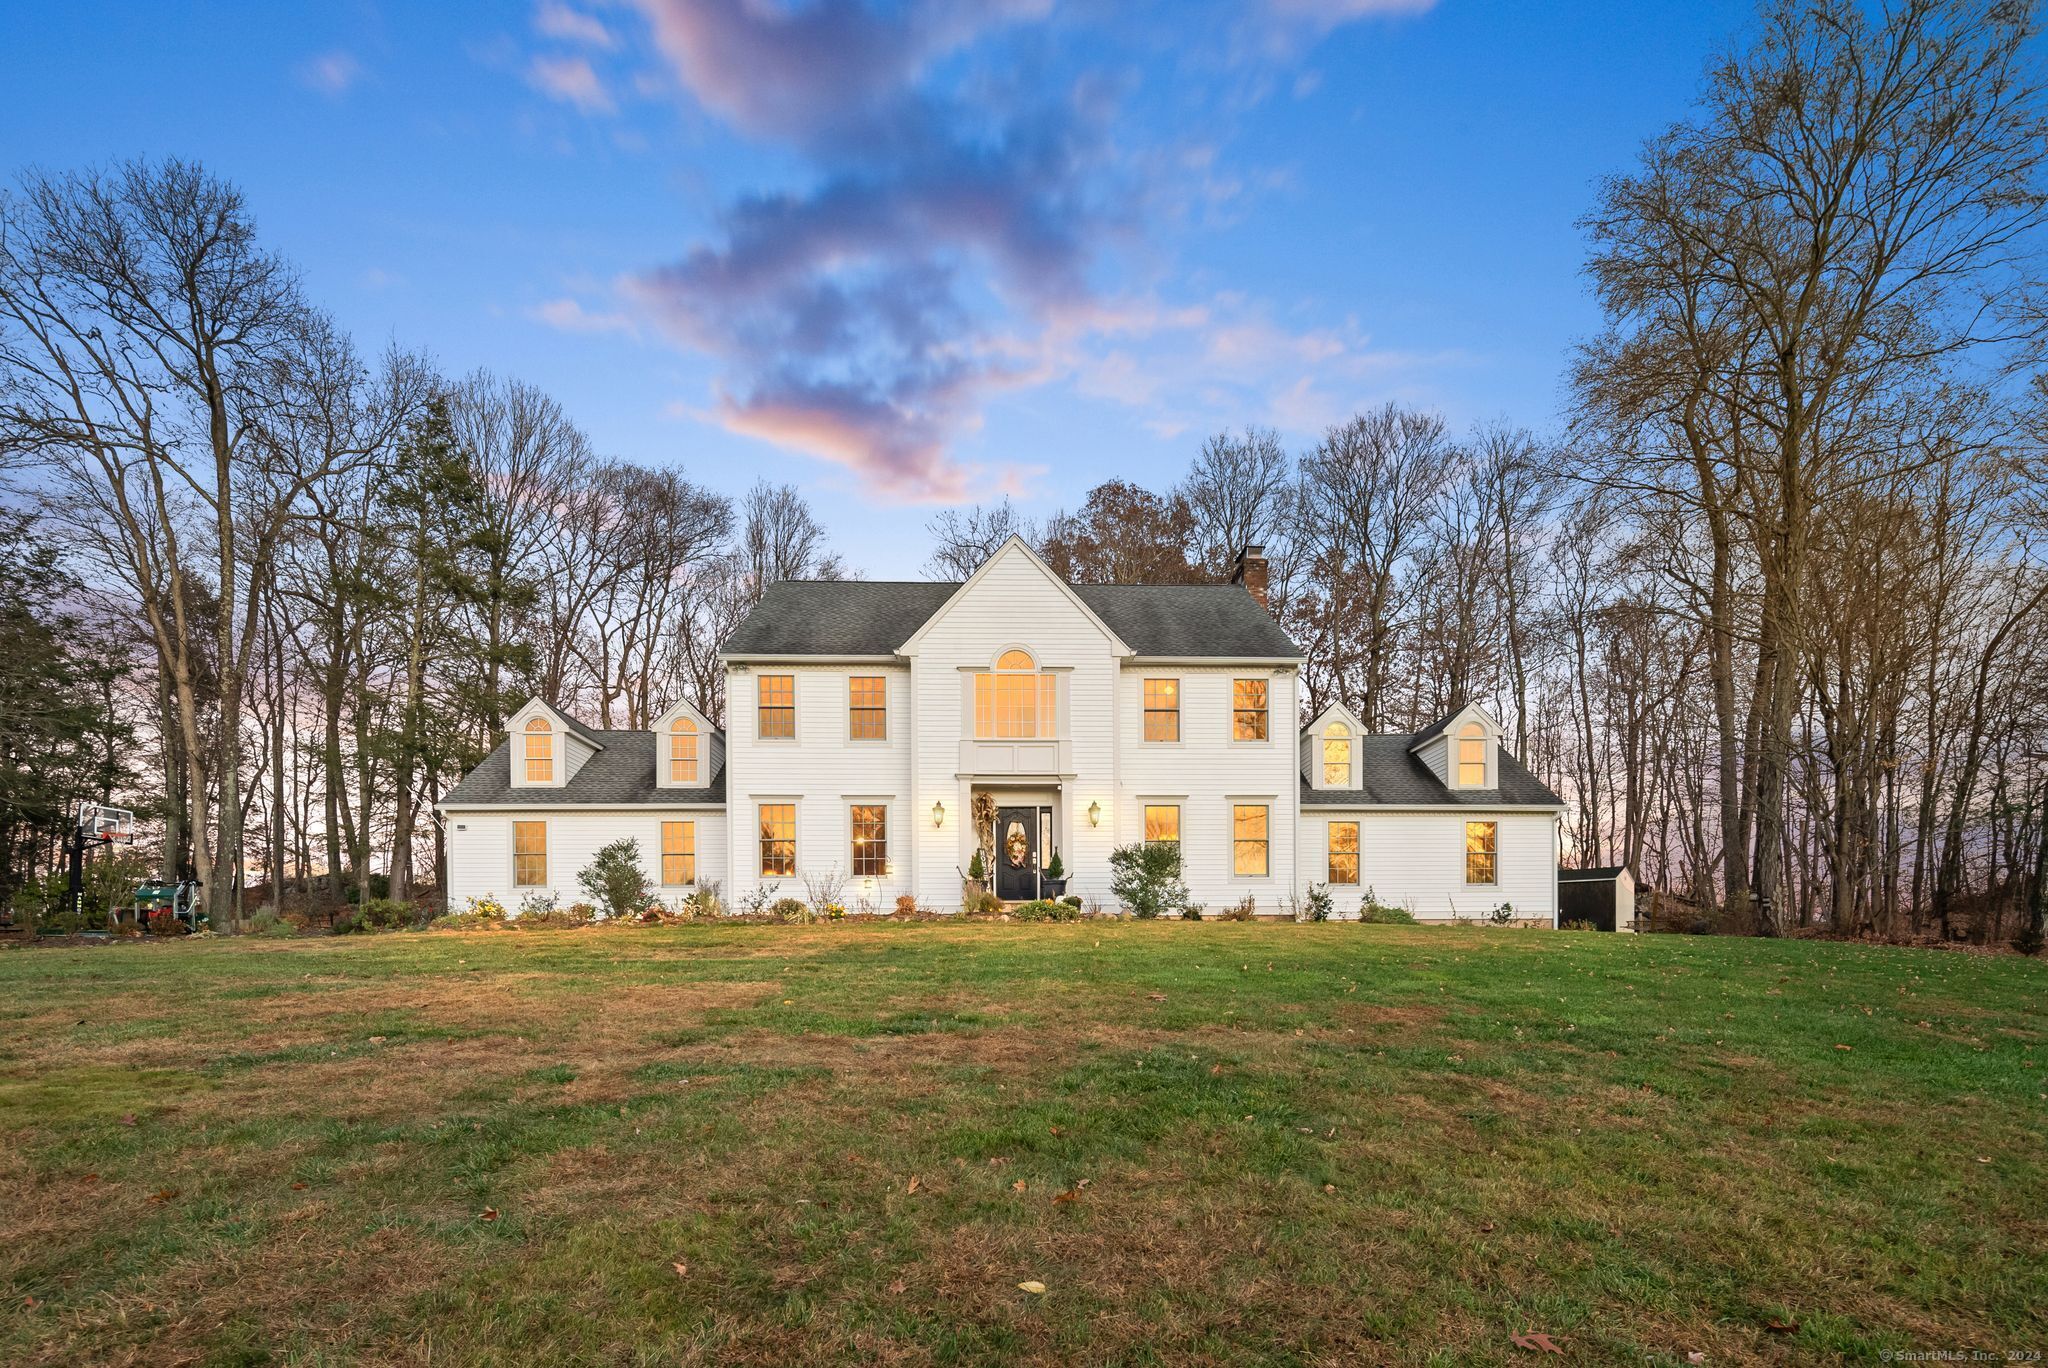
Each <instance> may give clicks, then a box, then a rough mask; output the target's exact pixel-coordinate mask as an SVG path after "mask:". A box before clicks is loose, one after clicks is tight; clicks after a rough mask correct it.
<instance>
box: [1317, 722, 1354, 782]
mask: <svg viewBox="0 0 2048 1368" xmlns="http://www.w3.org/2000/svg"><path fill="white" fill-rule="evenodd" d="M1323 787H1324V788H1350V787H1351V728H1350V727H1348V726H1346V725H1345V724H1344V723H1342V722H1332V723H1331V724H1330V725H1329V726H1327V727H1325V728H1323Z"/></svg>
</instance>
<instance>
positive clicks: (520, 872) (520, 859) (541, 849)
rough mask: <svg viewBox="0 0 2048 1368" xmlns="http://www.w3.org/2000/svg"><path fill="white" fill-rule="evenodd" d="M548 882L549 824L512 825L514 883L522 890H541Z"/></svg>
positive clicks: (520, 823) (525, 823)
mask: <svg viewBox="0 0 2048 1368" xmlns="http://www.w3.org/2000/svg"><path fill="white" fill-rule="evenodd" d="M547 881H548V824H547V823H546V822H514V823H513V824H512V882H513V883H514V884H517V885H518V886H519V887H521V888H539V887H541V886H542V885H544V884H546V883H547Z"/></svg>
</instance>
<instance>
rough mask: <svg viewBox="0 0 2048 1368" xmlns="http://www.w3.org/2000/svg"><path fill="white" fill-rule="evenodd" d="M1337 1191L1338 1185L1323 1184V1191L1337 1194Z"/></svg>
mask: <svg viewBox="0 0 2048 1368" xmlns="http://www.w3.org/2000/svg"><path fill="white" fill-rule="evenodd" d="M1336 1190H1337V1185H1336V1184H1335V1183H1325V1184H1323V1191H1325V1192H1335V1191H1336Z"/></svg>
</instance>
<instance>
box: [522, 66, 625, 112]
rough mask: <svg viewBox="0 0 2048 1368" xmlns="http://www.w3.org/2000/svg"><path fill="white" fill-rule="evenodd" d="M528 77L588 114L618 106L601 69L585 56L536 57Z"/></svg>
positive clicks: (547, 92)
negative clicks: (599, 71)
mask: <svg viewBox="0 0 2048 1368" xmlns="http://www.w3.org/2000/svg"><path fill="white" fill-rule="evenodd" d="M526 78H527V80H528V81H530V82H532V84H533V86H534V88H535V89H537V90H539V91H542V92H543V93H545V94H546V95H547V96H549V98H551V99H556V100H560V101H561V102H562V103H564V104H570V105H574V106H576V108H578V109H580V110H582V111H583V112H584V113H585V114H610V113H612V112H613V111H615V110H616V109H617V108H618V103H617V102H616V101H614V100H613V99H612V95H611V92H610V91H609V90H607V89H605V84H604V79H603V78H602V77H600V76H599V75H598V74H597V69H596V68H595V67H593V66H591V65H590V62H589V61H588V60H587V59H586V58H582V57H536V58H534V59H533V62H532V64H531V65H530V66H528V67H527V69H526Z"/></svg>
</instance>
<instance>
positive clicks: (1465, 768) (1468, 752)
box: [1458, 722, 1486, 788]
mask: <svg viewBox="0 0 2048 1368" xmlns="http://www.w3.org/2000/svg"><path fill="white" fill-rule="evenodd" d="M1458 787H1459V788H1485V787H1486V728H1484V727H1482V726H1480V725H1479V724H1478V723H1477V722H1467V723H1466V724H1465V725H1464V727H1463V728H1462V729H1461V730H1460V731H1459V732H1458Z"/></svg>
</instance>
